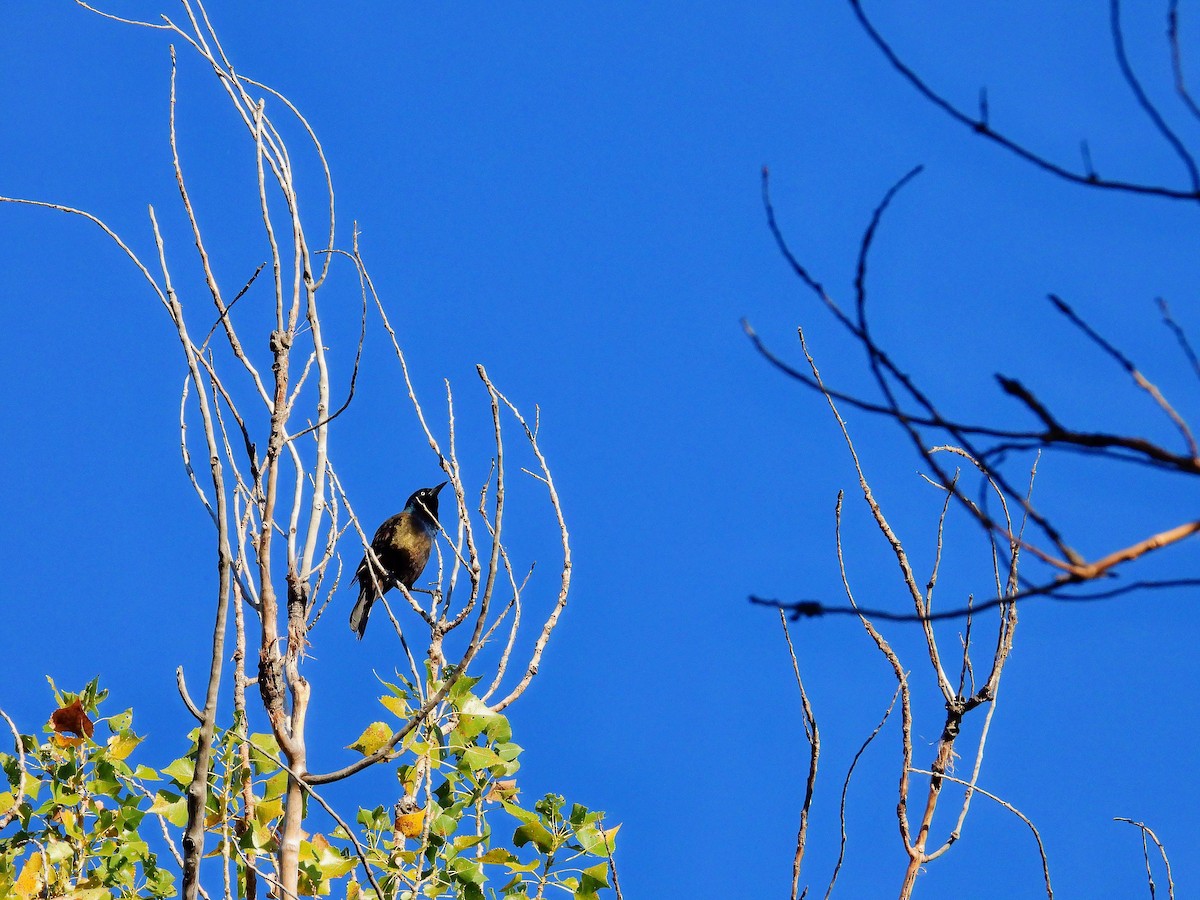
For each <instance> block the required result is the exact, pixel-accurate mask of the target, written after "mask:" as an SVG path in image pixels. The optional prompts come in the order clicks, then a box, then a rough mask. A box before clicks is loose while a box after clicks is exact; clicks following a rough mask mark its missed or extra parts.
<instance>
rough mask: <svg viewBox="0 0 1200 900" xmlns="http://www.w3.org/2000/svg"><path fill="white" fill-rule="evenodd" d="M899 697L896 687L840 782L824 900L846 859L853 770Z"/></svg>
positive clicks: (881, 727)
mask: <svg viewBox="0 0 1200 900" xmlns="http://www.w3.org/2000/svg"><path fill="white" fill-rule="evenodd" d="M899 696H900V688H899V687H897V688H896V690H895V691H894V692H893V693H892V700H891V702H890V703H889V704H888V708H887V709H886V710H885V711H884V713H883V718H882V719H880V720H879V724H878V725H876V726H875V730H874V731H872V732H871V733H870V734H869V735H867V739H866V740H865V741H863V743H862V746H861V747H859V748H858V752H857V753H855V754H854V759H852V760H851V761H850V768H849V769H847V770H846V778H845V780H844V781H843V782H842V799H841V801H840V802H839V804H838V821H839V822H841V826H842V840H841V845H840V846H839V848H838V858H837V862H836V863H835V864H834V867H833V874H832V875H831V876H830V877H829V887H827V888H826V889H825V900H829V897H830V895H831V894H832V893H833V886H834V885H835V884H836V883H837V878H838V873H839V872H841V870H842V862H843V861H844V860H845V858H846V796H847V794H848V793H849V792H850V779H851V778H852V777H853V776H854V769H855V768H856V767H857V766H858V761H859V759H861V758H862V755H863V753H865V752H866V750H867V748H868V747H869V746H871V742H872V741H873V740H875V736H876V735H878V734H879V732H880V731H882V730H883V726H884V725H885V724H886V723H887V720H888V717H889V716H891V714H892V710H893V709H895V707H896V698H897V697H899Z"/></svg>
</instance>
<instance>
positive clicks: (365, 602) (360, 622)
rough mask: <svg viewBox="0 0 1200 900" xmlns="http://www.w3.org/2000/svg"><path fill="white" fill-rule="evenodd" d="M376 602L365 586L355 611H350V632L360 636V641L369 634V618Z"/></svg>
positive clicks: (355, 605) (360, 592)
mask: <svg viewBox="0 0 1200 900" xmlns="http://www.w3.org/2000/svg"><path fill="white" fill-rule="evenodd" d="M374 602H375V597H374V596H372V592H371V591H369V590H367V588H366V587H365V586H364V587H363V589H362V590H361V591H359V592H358V602H357V603H355V604H354V609H352V610H350V630H351V631H353V632H354V633H355V634H357V635H358V639H359V640H362V636H363V635H364V634H366V633H367V616H369V615H371V604H372V603H374Z"/></svg>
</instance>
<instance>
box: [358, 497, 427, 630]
mask: <svg viewBox="0 0 1200 900" xmlns="http://www.w3.org/2000/svg"><path fill="white" fill-rule="evenodd" d="M445 486H446V482H444V481H443V482H442V483H441V484H439V485H437V486H436V487H431V488H421V489H420V490H419V491H417V492H416V493H415V494H413V495H412V496H411V497H409V498H408V502H407V503H405V504H404V509H403V510H402V511H400V512H398V513H396V515H394V516H392V517H391V518H390V519H388V520H387V521H385V522H384V523H383V524H382V525H380V526H379V530H378V531H376V532H375V537H373V538H372V539H371V550H372V551H373V552H374V554H375V557H376V559H378V560H379V564H378V565H376V564H375V563H374V562H373V561H372V559H371V554H369V553H368V554H367V555H365V556H363V560H362V562H360V563H359V564H358V570H357V571H356V572H355V573H354V579H353V580H352V581H351V584H353V583H354V582H358V602H356V603H355V604H354V609H352V610H351V611H350V630H351V631H353V632H354V633H355V634H357V635H358V637H359V639H360V640H361V639H362V636H363V635H364V634H365V633H366V631H367V617H368V616H369V615H370V614H371V604H372V603H374V602H375V601H376V600H378V599H379V598H380V597H382V596H383V595H384V594H386V593H387V592H388V591H390V590H391V589H392V588H394V587H395V586H396V584H397V583H399V584H402V585H404V586H405V587H406V588H408V589H410V590H411V589H412V586H413V584H414V583H415V582H416V580H417V579H418V578H420V577H421V573H422V572H423V571H424V570H425V564H426V563H427V562H429V551H430V549H432V547H433V538H434V535H436V534H437V530H438V491H440V490H441V489H442V488H444V487H445ZM380 566H382V569H381V568H380Z"/></svg>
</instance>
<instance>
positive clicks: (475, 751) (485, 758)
mask: <svg viewBox="0 0 1200 900" xmlns="http://www.w3.org/2000/svg"><path fill="white" fill-rule="evenodd" d="M462 760H463V765H465V766H466V767H467V768H469V769H470V770H471V771H473V772H478V771H480V770H481V769H490V768H491V767H492V766H503V765H504V760H503V759H501V758H500V757H499V755H497V753H496V752H495V751H494V750H491V749H489V748H487V747H468V748H467V749H466V750H464V751H463V755H462Z"/></svg>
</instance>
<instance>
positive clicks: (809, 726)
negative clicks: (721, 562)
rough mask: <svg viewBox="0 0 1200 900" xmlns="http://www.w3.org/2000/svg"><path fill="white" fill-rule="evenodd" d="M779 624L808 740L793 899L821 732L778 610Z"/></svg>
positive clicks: (810, 804)
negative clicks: (789, 660) (788, 656)
mask: <svg viewBox="0 0 1200 900" xmlns="http://www.w3.org/2000/svg"><path fill="white" fill-rule="evenodd" d="M779 624H780V626H781V627H782V628H783V639H784V641H786V642H787V648H788V654H789V655H790V656H791V658H792V672H793V673H794V674H795V676H796V686H797V687H798V688H800V705H801V707H802V708H803V710H804V735H805V737H806V738H807V739H808V747H809V755H808V780H807V781H806V782H805V785H804V803H803V805H801V807H800V829H799V831H798V832H797V833H796V854H795V856H794V857H793V858H792V900H797V892H798V891H799V889H800V865H801V863H802V862H803V861H804V846H805V841H806V839H807V837H808V814H809V810H810V809H811V808H812V801H813V793H814V789H815V788H816V784H817V762H818V761H819V760H820V758H821V732H820V731H819V730H818V729H817V717H816V716H815V715H814V714H813V709H812V704H811V703H809V701H808V692H807V691H805V690H804V679H802V678H801V677H800V664H799V663H798V662H797V661H796V650H795V648H794V647H793V646H792V636H791V635H790V634H788V627H787V617H786V616H784V614H783V610H780V611H779Z"/></svg>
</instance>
